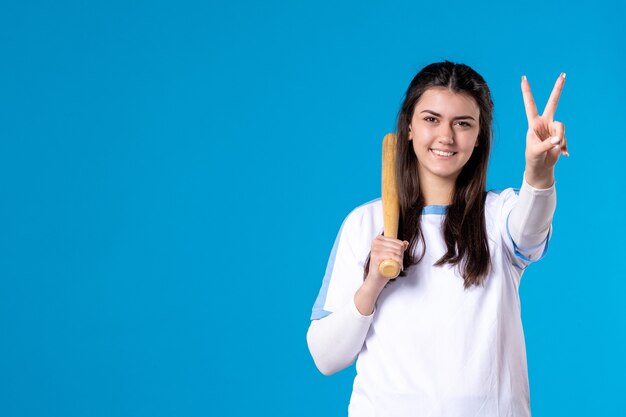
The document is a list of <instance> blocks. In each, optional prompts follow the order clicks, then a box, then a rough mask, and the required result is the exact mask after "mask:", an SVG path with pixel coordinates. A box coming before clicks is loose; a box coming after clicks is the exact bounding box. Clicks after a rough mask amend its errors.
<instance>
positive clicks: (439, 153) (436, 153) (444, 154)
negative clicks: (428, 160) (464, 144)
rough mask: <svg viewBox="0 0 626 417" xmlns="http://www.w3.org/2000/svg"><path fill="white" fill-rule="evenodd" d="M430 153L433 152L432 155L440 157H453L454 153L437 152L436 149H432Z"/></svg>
mask: <svg viewBox="0 0 626 417" xmlns="http://www.w3.org/2000/svg"><path fill="white" fill-rule="evenodd" d="M432 151H433V153H434V154H435V155H440V156H452V155H454V152H443V151H438V150H437V149H433V150H432Z"/></svg>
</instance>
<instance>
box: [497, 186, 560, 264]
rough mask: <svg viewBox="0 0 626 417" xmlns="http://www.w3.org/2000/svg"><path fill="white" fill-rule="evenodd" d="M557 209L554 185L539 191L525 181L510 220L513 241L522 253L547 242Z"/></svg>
mask: <svg viewBox="0 0 626 417" xmlns="http://www.w3.org/2000/svg"><path fill="white" fill-rule="evenodd" d="M555 208H556V189H555V186H554V184H553V185H552V186H551V187H550V188H546V189H537V188H533V187H532V186H530V185H529V184H528V183H527V182H526V179H524V180H523V182H522V187H521V189H520V191H519V198H518V200H517V203H516V204H515V206H514V207H513V209H512V210H511V214H510V216H509V218H508V230H509V233H510V235H511V239H512V240H513V242H514V243H515V245H516V247H517V248H518V249H519V250H520V251H522V252H524V251H530V250H533V249H535V248H537V247H538V246H539V245H541V244H543V243H544V242H545V241H546V239H547V237H548V233H549V232H550V226H551V224H552V217H553V215H554V210H555Z"/></svg>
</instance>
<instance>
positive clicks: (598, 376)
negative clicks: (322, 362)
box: [0, 0, 626, 417]
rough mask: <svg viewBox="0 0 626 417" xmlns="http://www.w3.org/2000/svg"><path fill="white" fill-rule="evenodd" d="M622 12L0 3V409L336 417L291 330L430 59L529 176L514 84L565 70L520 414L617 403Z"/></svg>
mask: <svg viewBox="0 0 626 417" xmlns="http://www.w3.org/2000/svg"><path fill="white" fill-rule="evenodd" d="M625 12H626V10H625V7H624V5H623V3H620V2H618V1H617V0H615V1H596V2H594V3H593V4H583V3H580V4H579V3H574V2H566V1H564V0H563V1H558V2H554V1H553V2H547V3H545V2H540V1H536V0H531V1H526V2H523V3H511V4H507V5H505V4H502V3H501V2H493V3H480V2H459V1H448V2H434V3H433V2H422V1H415V0H414V1H406V2H387V3H386V4H385V5H383V4H382V3H381V2H363V1H347V2H341V3H340V4H335V2H330V1H315V2H306V3H305V2H285V1H282V2H281V1H264V2H252V1H233V2H221V3H218V2H189V1H183V2H180V1H179V2H162V1H128V2H119V1H89V2H87V1H74V2H29V1H9V0H5V1H3V2H2V5H1V6H0V52H1V60H2V61H1V62H2V64H1V65H0V193H1V194H0V196H1V197H0V219H1V220H0V221H1V223H0V415H2V416H7V417H8V416H65V417H68V416H87V415H89V416H112V415H119V416H171V415H180V416H207V415H215V416H218V415H229V416H230V415H232V416H244V415H245V416H248V415H256V414H261V415H263V414H266V415H269V414H270V412H271V414H272V415H277V416H319V415H325V416H342V415H346V408H347V404H348V399H349V395H350V391H351V383H352V378H353V375H354V370H353V368H350V369H348V370H345V371H343V372H341V373H340V374H337V375H335V376H332V377H330V378H329V377H324V376H322V375H321V374H319V373H318V372H317V370H316V369H315V367H314V365H313V362H312V360H311V358H310V356H309V354H308V350H307V347H306V341H305V333H306V329H307V326H308V322H309V314H310V309H311V307H312V305H313V302H314V300H315V297H316V295H317V291H318V289H319V286H320V284H321V279H322V275H323V272H324V269H325V265H326V260H327V256H328V254H329V253H330V249H331V247H332V244H333V240H334V238H335V234H336V232H337V230H338V228H339V226H340V224H341V221H342V220H343V218H344V216H345V215H346V214H347V213H348V212H349V211H350V210H351V209H352V208H353V207H355V206H357V205H359V204H361V203H362V202H365V201H369V200H371V199H373V198H376V197H377V196H378V195H379V182H380V179H379V178H380V141H381V139H382V137H383V135H384V134H385V133H387V132H389V131H392V130H393V129H394V121H395V116H396V113H397V111H398V108H399V104H400V102H401V99H402V95H403V93H404V91H405V89H406V87H407V85H408V83H409V81H410V80H411V78H412V77H413V75H414V74H415V72H416V71H417V70H418V69H419V68H421V67H422V66H424V65H426V64H428V63H430V62H433V61H439V60H442V59H450V60H454V61H458V62H464V63H467V64H469V65H471V66H473V67H474V68H475V69H476V70H478V71H479V72H480V73H481V74H482V75H483V76H484V77H485V78H486V79H487V81H488V82H489V84H490V86H491V89H492V91H493V95H494V100H495V103H496V122H495V123H496V125H495V127H496V138H495V147H494V152H493V157H492V164H491V171H490V175H489V186H490V187H491V188H505V187H509V186H519V184H520V181H521V178H522V171H523V165H524V134H525V129H526V126H525V122H526V120H525V115H524V109H523V104H522V99H521V94H520V91H519V83H520V76H521V75H523V74H526V75H527V76H528V77H529V80H530V81H531V84H532V87H533V90H534V93H535V98H536V100H537V102H538V103H540V109H541V108H542V104H543V103H545V101H546V100H547V97H548V95H549V92H550V89H551V87H552V85H553V83H554V80H555V79H556V77H557V76H558V74H559V73H560V72H561V71H565V72H567V74H568V75H567V83H566V87H565V90H564V92H563V95H562V98H561V104H560V106H559V109H558V112H557V118H558V119H560V120H562V121H564V122H565V123H566V126H567V131H568V140H569V148H570V153H571V155H572V156H571V157H570V158H569V159H566V158H563V159H561V160H560V161H559V164H558V166H557V182H558V191H559V195H558V209H557V215H556V218H555V221H554V238H553V241H552V244H551V250H550V254H549V256H548V257H547V258H546V259H545V260H544V261H542V262H541V263H540V264H539V265H536V266H533V267H532V268H530V269H529V270H528V272H527V275H525V277H524V280H523V283H522V287H521V293H522V303H523V304H522V305H523V320H524V325H525V330H526V340H527V349H528V361H529V370H530V380H531V392H532V401H531V402H532V409H533V412H534V415H535V416H553V415H569V416H588V415H614V414H616V413H617V412H618V411H623V409H624V408H625V407H626V403H625V400H624V396H623V391H624V386H625V385H626V359H624V355H623V352H624V351H626V342H625V340H624V335H625V330H626V325H625V324H624V317H625V316H626V315H625V313H626V307H625V306H624V302H623V294H624V292H625V290H626V283H625V280H624V276H625V274H624V272H623V270H622V267H621V263H622V261H623V250H622V248H621V240H622V239H621V236H622V235H623V234H624V233H625V232H626V227H625V224H624V216H623V214H622V213H623V206H624V195H623V192H622V184H623V182H624V177H625V174H624V162H623V161H624V158H623V143H624V133H623V129H622V127H623V126H624V106H623V98H624V97H625V96H626V83H624V82H623V80H622V72H623V68H624V64H625V63H626V52H625V49H624V47H623V40H624V39H626V36H625V35H626V33H625V29H624V25H623V22H622V19H623V16H624V13H625Z"/></svg>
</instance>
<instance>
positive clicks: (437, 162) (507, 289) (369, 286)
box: [307, 61, 567, 417]
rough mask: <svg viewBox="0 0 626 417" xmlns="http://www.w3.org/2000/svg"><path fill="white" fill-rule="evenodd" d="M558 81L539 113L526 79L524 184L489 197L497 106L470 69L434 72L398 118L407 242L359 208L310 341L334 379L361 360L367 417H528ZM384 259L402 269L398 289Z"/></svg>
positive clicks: (357, 413) (362, 410) (558, 135)
mask: <svg viewBox="0 0 626 417" xmlns="http://www.w3.org/2000/svg"><path fill="white" fill-rule="evenodd" d="M564 82H565V74H561V75H560V76H559V77H558V79H557V81H556V84H555V86H554V89H553V91H552V94H551V95H550V98H549V100H548V103H547V105H546V107H545V110H544V112H543V114H542V115H539V114H538V112H537V108H536V106H535V103H534V100H533V97H532V94H531V91H530V85H529V84H528V81H527V80H526V78H525V77H523V78H522V94H523V98H524V106H525V108H526V116H527V118H528V131H527V134H526V169H525V172H524V176H523V180H522V186H521V189H520V190H519V192H518V191H515V190H513V189H506V190H504V191H502V192H492V191H490V192H486V191H485V187H486V178H487V165H488V160H489V150H490V145H491V139H492V114H493V103H492V100H491V95H490V92H489V88H488V87H487V84H486V83H485V81H484V79H483V78H482V77H481V76H480V75H479V74H478V73H476V72H475V71H474V70H473V69H471V68H470V67H468V66H466V65H462V64H454V63H451V62H448V61H446V62H441V63H435V64H431V65H428V66H427V67H425V68H424V69H422V70H421V71H420V72H419V73H418V74H417V75H416V76H415V78H414V79H413V81H412V82H411V84H410V85H409V88H408V90H407V92H406V96H405V99H404V102H403V104H402V108H401V109H400V113H399V116H398V123H397V135H398V141H397V165H396V174H397V178H398V193H399V196H400V225H399V233H398V236H399V239H390V238H386V237H383V236H381V233H382V231H383V220H382V219H383V217H382V204H381V202H380V200H376V201H373V202H370V203H367V204H365V205H362V206H360V207H358V208H356V209H355V210H353V211H352V212H351V213H350V214H349V215H348V217H347V218H346V219H345V221H344V223H343V225H342V227H341V230H340V231H339V234H338V236H337V240H336V242H335V245H334V247H333V250H332V253H331V256H330V260H329V262H328V267H327V270H326V275H325V277H324V280H323V283H322V288H321V290H320V293H319V295H318V298H317V301H316V302H315V305H314V307H313V314H312V321H311V325H310V327H309V331H308V333H307V341H308V345H309V349H310V351H311V354H312V356H313V359H314V361H315V363H316V365H317V367H318V368H319V370H320V371H321V372H322V373H324V374H326V375H330V374H333V373H334V372H337V371H339V370H341V369H343V368H345V367H347V366H349V365H350V364H351V363H352V362H353V361H354V359H355V358H357V357H358V360H357V365H356V368H357V375H356V378H355V380H354V386H353V391H352V397H351V400H350V405H349V407H348V410H349V415H350V416H352V417H365V416H368V417H369V416H392V417H402V416H433V417H434V416H454V417H463V416H472V417H474V416H510V417H513V416H524V417H526V416H530V404H529V403H530V400H529V388H528V371H527V366H526V350H525V344H524V334H523V329H522V322H521V317H520V301H519V293H518V288H519V284H520V279H521V276H522V273H523V271H524V269H525V268H526V266H528V265H529V264H530V263H531V262H533V261H536V260H538V259H540V258H541V257H542V256H543V255H544V253H545V251H546V249H547V247H548V239H549V236H550V232H551V221H552V216H553V213H554V209H555V205H556V194H555V188H554V166H555V164H556V162H557V160H558V158H559V155H560V154H564V155H567V147H566V139H565V135H564V131H565V128H564V125H563V124H562V123H560V122H557V121H554V114H555V111H556V107H557V103H558V101H559V97H560V94H561V90H562V88H563V84H564ZM385 259H394V260H396V261H398V262H400V264H402V265H403V273H402V274H401V276H400V277H398V278H397V279H395V280H393V281H389V280H388V279H386V278H385V277H383V276H382V275H381V274H380V273H379V272H378V265H379V264H380V262H382V261H383V260H385Z"/></svg>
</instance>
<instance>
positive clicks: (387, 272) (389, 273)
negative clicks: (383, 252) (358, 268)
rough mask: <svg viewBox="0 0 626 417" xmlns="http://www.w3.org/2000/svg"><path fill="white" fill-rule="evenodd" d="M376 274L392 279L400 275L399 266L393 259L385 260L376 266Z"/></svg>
mask: <svg viewBox="0 0 626 417" xmlns="http://www.w3.org/2000/svg"><path fill="white" fill-rule="evenodd" d="M378 272H380V274H381V275H382V276H384V277H385V278H389V279H393V278H395V277H397V276H398V275H400V264H399V263H398V262H396V261H394V260H393V259H385V260H384V261H382V262H381V263H380V265H378Z"/></svg>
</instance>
